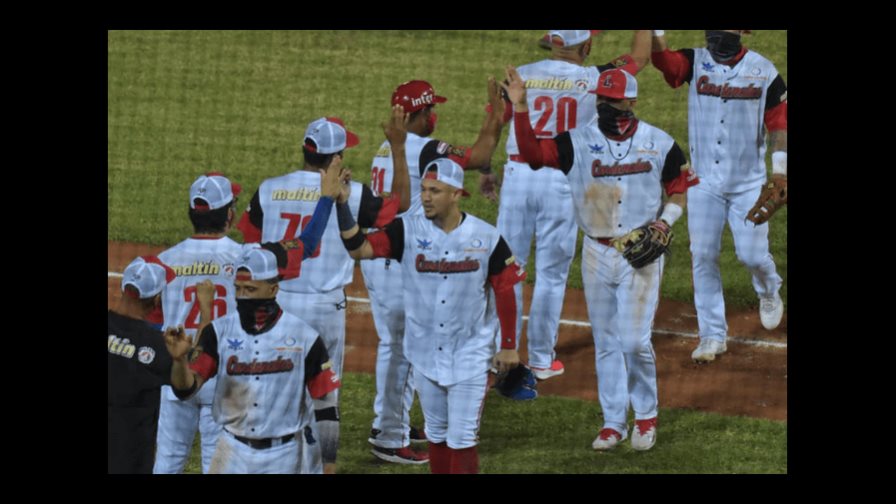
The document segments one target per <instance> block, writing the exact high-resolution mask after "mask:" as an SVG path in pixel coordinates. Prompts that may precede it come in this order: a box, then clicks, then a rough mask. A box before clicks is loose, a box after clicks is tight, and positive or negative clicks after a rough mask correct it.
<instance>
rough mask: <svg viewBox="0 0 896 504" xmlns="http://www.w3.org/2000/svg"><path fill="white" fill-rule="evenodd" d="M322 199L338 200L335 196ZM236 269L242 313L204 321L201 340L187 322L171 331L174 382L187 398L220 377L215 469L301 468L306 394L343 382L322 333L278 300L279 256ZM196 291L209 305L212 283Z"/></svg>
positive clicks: (249, 258) (257, 257)
mask: <svg viewBox="0 0 896 504" xmlns="http://www.w3.org/2000/svg"><path fill="white" fill-rule="evenodd" d="M320 202H321V206H323V205H326V206H327V207H330V206H332V200H331V199H330V198H327V197H323V196H322V197H321V198H320ZM318 229H321V230H322V227H320V226H318ZM309 244H310V243H309ZM236 271H237V272H236V279H235V281H234V286H235V288H236V296H237V311H236V312H234V313H230V314H228V315H225V316H224V317H221V318H218V319H216V320H214V321H212V322H211V323H210V324H207V325H205V326H204V329H202V331H201V333H200V337H199V344H198V346H195V347H194V346H193V342H192V341H191V339H190V338H189V337H188V336H187V335H186V334H185V333H184V331H183V328H182V327H180V328H178V329H174V328H171V327H169V328H167V329H166V331H165V340H166V345H167V346H168V350H169V352H170V353H171V357H172V358H173V359H174V364H173V366H172V371H171V385H172V388H173V389H174V392H175V394H177V395H178V397H189V396H190V395H191V394H195V393H196V391H197V390H201V388H202V386H203V385H204V384H205V383H206V382H207V381H208V380H209V379H210V378H211V377H213V376H216V375H217V376H218V384H217V386H216V387H215V399H214V408H213V411H214V416H215V419H216V420H217V421H218V422H220V423H221V424H223V426H224V430H223V433H222V434H221V436H219V438H218V442H217V448H216V450H215V454H214V457H213V458H212V463H211V467H210V472H211V473H219V474H220V473H224V474H296V473H298V472H299V470H300V466H301V461H302V459H303V453H302V450H303V448H302V445H301V444H300V443H299V442H298V439H297V438H310V437H311V436H312V435H313V434H312V429H311V426H310V424H311V422H312V417H311V412H310V410H309V408H307V406H308V404H309V402H308V401H307V400H306V399H305V398H306V396H311V397H314V398H322V397H326V396H327V395H329V394H332V393H333V392H334V391H335V390H336V389H337V387H339V386H340V383H339V380H338V378H337V377H336V375H335V374H334V372H333V366H332V363H331V362H330V359H329V356H328V355H327V349H326V347H325V346H324V344H323V341H322V339H321V338H320V336H319V335H318V334H317V332H316V331H315V330H314V329H312V328H311V327H310V326H309V325H308V324H306V323H304V322H302V321H301V320H300V319H299V318H298V317H295V316H293V315H292V314H290V313H287V312H285V311H283V310H282V309H281V308H280V306H279V305H278V304H277V301H276V299H275V296H276V295H277V290H278V280H279V278H280V276H279V269H278V259H277V257H276V256H275V254H274V253H272V252H271V251H270V250H266V249H262V248H257V249H251V250H248V251H247V252H245V253H244V254H243V255H242V256H241V257H240V259H239V260H238V262H237V265H236ZM197 290H198V291H199V294H198V295H199V296H200V303H203V304H204V305H205V306H206V307H207V308H206V310H210V302H211V298H212V295H213V293H214V285H213V284H212V283H211V282H210V281H204V282H202V283H201V284H199V286H198V289H197ZM219 371H220V372H219Z"/></svg>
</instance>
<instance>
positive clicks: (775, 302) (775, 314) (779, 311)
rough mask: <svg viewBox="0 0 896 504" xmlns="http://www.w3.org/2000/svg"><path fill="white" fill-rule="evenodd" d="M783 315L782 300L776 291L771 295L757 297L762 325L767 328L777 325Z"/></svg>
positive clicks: (770, 328)
mask: <svg viewBox="0 0 896 504" xmlns="http://www.w3.org/2000/svg"><path fill="white" fill-rule="evenodd" d="M783 315H784V302H783V301H781V296H779V295H778V293H777V292H776V293H775V295H774V296H772V297H761V298H759V320H761V321H762V327H764V328H766V329H768V330H772V329H774V328H776V327H778V324H780V323H781V317H782V316H783Z"/></svg>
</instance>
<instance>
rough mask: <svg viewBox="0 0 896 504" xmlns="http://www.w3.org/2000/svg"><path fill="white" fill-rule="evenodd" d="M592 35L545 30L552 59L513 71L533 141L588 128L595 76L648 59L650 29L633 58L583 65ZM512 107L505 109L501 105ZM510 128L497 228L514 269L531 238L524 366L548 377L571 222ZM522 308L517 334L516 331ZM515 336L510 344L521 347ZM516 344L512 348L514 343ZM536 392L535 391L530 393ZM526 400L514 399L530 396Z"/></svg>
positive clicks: (572, 241) (555, 182)
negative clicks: (513, 260)
mask: <svg viewBox="0 0 896 504" xmlns="http://www.w3.org/2000/svg"><path fill="white" fill-rule="evenodd" d="M593 31H594V30H551V31H550V32H549V35H550V36H551V44H552V45H551V57H550V58H549V59H545V60H541V61H537V62H535V63H530V64H528V65H523V66H521V67H519V68H518V69H517V71H518V72H519V75H520V76H521V78H522V79H523V80H524V81H525V82H526V90H527V100H528V108H529V109H530V110H531V111H532V112H531V116H530V118H531V120H532V124H531V126H532V127H533V128H534V129H535V135H536V137H537V138H552V137H554V136H555V135H558V134H560V133H563V132H564V131H568V130H571V129H573V128H575V127H583V126H587V125H589V124H591V123H592V122H593V121H594V120H595V117H596V115H597V112H596V108H595V95H594V94H593V93H589V92H588V91H589V90H594V89H595V88H596V87H597V79H598V76H599V75H600V73H601V72H604V71H606V70H609V69H612V68H617V67H619V68H624V69H626V70H627V71H628V72H629V73H632V74H635V73H637V72H638V70H639V69H640V68H642V67H643V66H644V65H646V64H647V62H648V55H649V52H650V33H649V30H639V31H636V32H635V35H634V37H633V41H632V54H631V55H624V56H620V57H619V58H617V59H616V60H615V61H613V62H611V63H608V64H606V65H602V66H598V67H593V66H591V67H585V66H582V63H583V62H584V61H585V58H586V57H587V56H588V54H589V53H590V52H591V44H592V39H591V37H592V32H593ZM507 107H508V108H509V107H510V104H509V103H508V104H507ZM508 113H509V110H508ZM514 131H515V129H514V126H513V125H511V127H510V134H509V136H508V137H507V158H508V160H507V164H505V165H504V182H503V187H502V189H501V201H500V204H499V208H498V230H499V231H500V233H501V236H503V237H505V238H506V239H507V242H508V243H509V244H510V249H511V250H513V251H514V253H515V254H516V256H517V260H518V261H519V263H520V267H522V268H525V265H526V263H527V262H528V261H529V250H530V246H531V243H532V239H533V238H535V268H536V270H535V271H536V272H535V288H534V290H533V292H532V301H531V305H530V307H529V324H528V329H527V332H526V334H527V338H528V348H529V361H528V364H529V367H530V368H531V370H532V372H533V373H534V375H535V377H536V378H538V379H540V380H546V379H548V378H551V377H553V376H557V375H561V374H563V371H564V367H563V363H562V362H561V361H560V360H559V359H557V358H556V354H555V352H554V347H555V345H556V344H557V335H558V334H557V330H558V327H559V324H560V312H561V310H562V308H563V297H564V295H565V294H566V279H567V276H568V274H569V265H570V263H571V262H572V258H573V256H574V255H575V246H576V224H575V221H574V219H573V214H574V211H573V200H572V198H570V187H569V182H568V181H567V179H566V177H565V176H564V175H563V173H561V172H559V171H557V170H540V171H537V170H533V169H531V168H530V167H529V165H528V164H527V163H525V162H523V159H522V157H521V155H520V152H519V148H518V145H517V141H516V137H515V134H514ZM515 292H516V303H517V306H519V307H522V306H523V286H522V284H519V285H517V286H516V287H515ZM522 312H523V310H522V308H521V309H520V310H519V311H518V313H517V316H518V317H519V318H518V320H517V324H516V330H517V331H520V330H521V329H522ZM519 336H520V335H519V334H516V341H517V342H519ZM517 344H518V343H517ZM530 395H534V390H533V391H531V392H530ZM530 395H522V396H519V395H513V396H510V397H511V398H514V399H529V398H530Z"/></svg>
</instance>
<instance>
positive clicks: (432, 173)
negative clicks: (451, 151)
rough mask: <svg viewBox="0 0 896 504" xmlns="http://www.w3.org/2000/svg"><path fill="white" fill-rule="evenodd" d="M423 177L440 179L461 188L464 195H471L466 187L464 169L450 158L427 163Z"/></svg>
mask: <svg viewBox="0 0 896 504" xmlns="http://www.w3.org/2000/svg"><path fill="white" fill-rule="evenodd" d="M423 178H424V179H431V180H438V181H439V182H443V183H445V184H448V185H450V186H451V187H453V188H455V189H460V190H461V191H462V194H463V195H464V196H469V195H470V193H468V192H467V190H466V189H464V169H463V168H461V167H460V165H459V164H457V163H455V162H454V161H452V160H450V159H448V158H438V159H436V160H435V161H432V162H430V163H429V164H428V165H426V168H425V169H424V170H423Z"/></svg>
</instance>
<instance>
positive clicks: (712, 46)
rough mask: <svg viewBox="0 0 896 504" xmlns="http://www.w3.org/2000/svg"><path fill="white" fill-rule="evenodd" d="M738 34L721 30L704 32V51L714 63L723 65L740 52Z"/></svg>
mask: <svg viewBox="0 0 896 504" xmlns="http://www.w3.org/2000/svg"><path fill="white" fill-rule="evenodd" d="M740 48H741V44H740V34H738V33H731V32H726V31H722V30H706V49H707V50H708V51H709V54H711V55H712V59H714V60H715V61H716V63H725V62H726V61H728V60H730V59H731V58H733V57H735V56H737V53H739V52H740Z"/></svg>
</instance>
